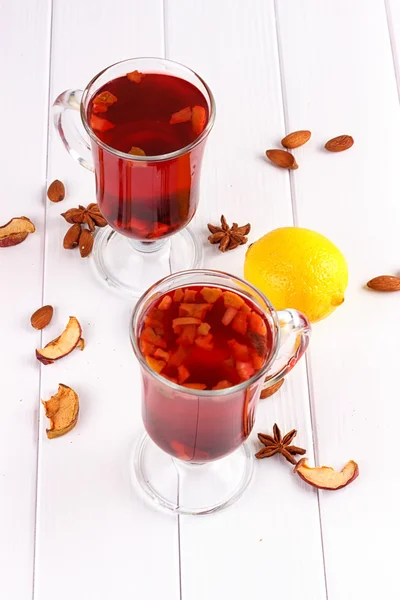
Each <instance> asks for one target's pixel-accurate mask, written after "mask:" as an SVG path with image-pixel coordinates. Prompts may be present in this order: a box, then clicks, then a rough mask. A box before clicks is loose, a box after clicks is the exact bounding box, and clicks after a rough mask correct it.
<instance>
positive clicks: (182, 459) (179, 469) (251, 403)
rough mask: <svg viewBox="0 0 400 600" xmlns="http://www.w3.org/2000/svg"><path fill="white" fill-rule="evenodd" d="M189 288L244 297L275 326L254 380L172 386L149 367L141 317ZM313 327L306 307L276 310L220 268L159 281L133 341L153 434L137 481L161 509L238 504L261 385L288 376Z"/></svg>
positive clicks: (136, 320) (247, 475) (202, 509)
mask: <svg viewBox="0 0 400 600" xmlns="http://www.w3.org/2000/svg"><path fill="white" fill-rule="evenodd" d="M188 286H207V287H218V288H220V289H222V290H223V291H233V292H235V293H239V294H241V295H242V296H243V297H244V298H246V299H247V300H248V301H250V304H253V305H255V306H256V307H257V309H258V310H260V311H261V312H262V314H263V315H264V317H265V320H266V322H267V324H268V327H269V332H268V345H269V347H270V351H269V354H268V355H267V356H266V358H265V362H264V365H263V366H262V368H261V369H260V370H259V371H258V372H257V373H256V374H255V375H253V376H252V377H251V378H250V379H249V380H248V381H244V382H242V383H239V384H238V385H234V386H232V387H229V388H225V389H219V390H204V391H200V390H197V389H190V388H186V387H183V386H180V385H178V384H176V383H173V382H172V381H170V380H169V379H166V378H165V377H163V376H162V375H160V374H158V373H156V372H155V371H154V370H153V369H151V368H150V367H149V365H148V364H147V362H146V360H145V357H144V356H143V354H142V352H141V350H140V347H139V336H140V333H141V330H142V327H143V320H144V317H145V315H146V312H147V311H148V309H149V307H151V306H152V305H153V304H154V302H155V301H156V300H157V298H159V297H161V296H162V295H163V294H165V293H166V292H171V291H172V290H175V289H177V288H183V287H188ZM310 331H311V328H310V324H309V322H308V320H307V318H306V317H305V316H304V315H303V314H301V313H300V312H298V311H296V310H293V309H287V310H280V311H276V310H275V309H274V307H273V306H272V305H271V303H270V302H269V300H268V299H267V298H266V297H265V296H264V295H263V294H262V293H261V292H260V291H259V290H257V289H256V288H255V287H253V286H252V285H250V284H249V283H247V282H245V281H243V280H242V279H239V278H238V277H235V276H233V275H229V274H228V273H223V272H220V271H213V270H190V271H183V272H180V273H176V274H174V275H171V276H169V277H166V278H165V279H163V280H161V281H159V282H158V283H156V284H155V285H153V286H152V287H151V288H150V289H149V290H148V291H147V292H146V293H145V294H144V295H143V296H142V297H141V298H140V300H139V301H138V303H137V305H136V307H135V309H134V311H133V315H132V321H131V330H130V334H131V342H132V346H133V350H134V353H135V355H136V358H137V359H138V361H139V363H140V367H141V376H142V417H143V422H144V426H145V429H146V431H147V434H145V435H144V437H142V439H141V440H140V442H139V443H138V445H137V447H136V449H135V454H134V457H133V459H132V468H133V479H134V482H135V483H136V484H139V489H140V490H141V491H142V492H145V495H146V497H147V498H148V499H151V500H152V501H153V502H155V503H156V504H157V505H158V506H159V507H162V508H164V509H168V510H170V511H173V512H175V513H181V514H207V513H211V512H214V511H217V510H219V509H221V508H224V507H226V506H228V505H230V504H231V503H232V502H234V501H235V500H236V499H237V498H238V497H239V496H240V495H241V494H242V493H243V491H244V490H245V488H246V486H247V485H248V483H249V482H250V479H251V475H252V471H253V452H252V451H251V450H250V448H249V447H248V446H247V444H246V443H245V442H246V439H247V438H248V437H249V435H250V433H251V431H252V428H253V425H254V420H255V411H256V408H257V404H258V401H259V397H260V393H261V390H262V389H263V388H265V387H270V386H271V385H274V384H275V383H276V382H277V381H279V380H280V379H282V378H283V377H285V376H286V375H287V373H288V372H289V371H290V370H291V369H292V368H293V367H294V365H295V364H296V363H297V362H298V360H299V359H300V358H301V356H302V355H303V354H304V352H305V350H306V349H307V346H308V342H309V336H310Z"/></svg>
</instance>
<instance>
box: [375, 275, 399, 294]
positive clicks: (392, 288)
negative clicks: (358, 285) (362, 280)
mask: <svg viewBox="0 0 400 600" xmlns="http://www.w3.org/2000/svg"><path fill="white" fill-rule="evenodd" d="M367 287H369V288H370V289H371V290H375V291H377V292H398V291H400V277H393V276H392V275H379V277H374V278H373V279H371V280H370V281H368V283H367Z"/></svg>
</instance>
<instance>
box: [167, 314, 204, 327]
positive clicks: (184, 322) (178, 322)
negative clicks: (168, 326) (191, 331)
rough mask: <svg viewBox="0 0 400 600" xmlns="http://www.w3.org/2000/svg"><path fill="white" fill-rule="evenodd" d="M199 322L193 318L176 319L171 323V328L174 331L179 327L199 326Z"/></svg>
mask: <svg viewBox="0 0 400 600" xmlns="http://www.w3.org/2000/svg"><path fill="white" fill-rule="evenodd" d="M200 323H201V320H200V319H195V318H194V317H178V318H177V319H174V320H173V321H172V327H173V329H175V328H176V327H177V326H180V325H200Z"/></svg>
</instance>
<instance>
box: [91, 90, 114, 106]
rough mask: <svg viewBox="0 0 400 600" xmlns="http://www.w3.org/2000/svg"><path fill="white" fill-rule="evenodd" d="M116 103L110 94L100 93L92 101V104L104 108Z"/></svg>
mask: <svg viewBox="0 0 400 600" xmlns="http://www.w3.org/2000/svg"><path fill="white" fill-rule="evenodd" d="M116 102H117V97H116V96H114V94H112V93H111V92H107V91H104V92H101V93H100V94H98V95H97V96H95V98H94V99H93V104H94V105H96V104H105V105H106V106H112V105H113V104H115V103H116Z"/></svg>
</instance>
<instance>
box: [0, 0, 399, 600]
mask: <svg viewBox="0 0 400 600" xmlns="http://www.w3.org/2000/svg"><path fill="white" fill-rule="evenodd" d="M0 56H1V59H0V81H1V88H2V93H1V146H0V154H1V165H2V174H1V177H0V192H1V196H0V198H1V203H0V222H1V223H5V222H6V221H8V220H9V219H10V218H11V217H13V216H20V215H26V216H28V217H30V218H31V219H32V220H33V221H34V223H35V224H36V228H37V233H36V234H34V235H32V236H30V237H29V238H28V240H27V241H26V242H24V243H23V244H21V245H20V246H16V247H14V248H9V249H1V251H0V277H1V288H0V289H1V295H0V332H1V344H0V365H1V366H0V373H1V383H0V406H1V418H0V598H1V599H4V600H31V599H32V598H33V599H34V600H50V599H53V598H54V597H56V598H57V600H71V598H74V599H76V600H92V599H93V600H111V599H117V598H118V599H119V598H121V599H124V600H125V599H139V598H140V599H141V600H153V599H155V598H163V600H178V599H183V600H220V599H221V600H222V599H223V600H225V599H235V600H236V599H242V598H246V599H251V598H261V597H262V598H274V597H276V598H278V597H279V598H282V599H283V600H325V599H328V598H329V600H350V599H351V600H358V599H360V600H361V599H363V600H364V599H369V598H371V599H372V598H374V599H375V598H379V599H380V598H390V599H392V598H397V597H398V594H399V592H398V583H397V579H398V577H397V573H398V561H399V551H398V547H396V543H397V540H398V532H399V527H400V511H399V489H400V485H399V475H398V474H397V468H398V467H397V464H396V463H397V454H398V446H399V441H398V427H399V422H400V399H399V391H398V390H399V386H398V373H399V362H400V321H399V318H398V314H399V312H398V311H399V306H400V304H399V296H398V295H397V294H392V295H390V294H387V295H384V294H381V295H380V294H377V293H373V292H367V291H366V290H365V289H363V286H364V284H365V282H366V281H367V280H368V279H370V278H371V277H374V276H376V275H380V274H384V273H389V274H396V272H398V271H399V269H400V241H399V240H400V236H399V231H400V179H399V158H400V156H399V155H400V150H399V139H400V106H399V91H400V90H399V87H398V86H399V84H400V70H399V67H400V0H386V2H385V1H384V0H352V1H351V2H349V1H348V0H324V2H320V1H318V0H302V1H297V2H296V1H294V0H275V2H274V1H273V0H251V2H244V1H243V0H217V1H216V0H164V1H163V0H112V1H110V0H82V1H80V2H78V1H75V2H73V1H69V2H67V1H62V0H53V1H51V0H30V1H29V2H28V0H2V2H0ZM133 56H166V57H167V58H170V59H173V60H176V61H179V62H182V63H184V64H187V65H188V66H190V67H192V68H193V69H195V70H196V71H197V72H198V73H200V74H201V75H202V76H203V77H204V78H205V79H206V81H207V82H208V83H209V85H210V86H211V88H212V90H213V92H214V94H215V97H216V101H217V120H216V125H215V128H214V130H213V132H212V134H211V136H210V139H209V142H208V147H207V151H206V157H205V160H204V169H203V178H202V193H201V203H200V208H199V211H198V214H197V217H196V220H195V226H196V227H197V228H198V231H199V232H201V234H202V235H204V238H205V237H206V234H205V226H206V223H207V222H210V221H211V222H216V221H217V220H218V218H219V216H220V214H221V213H222V212H224V213H225V214H226V216H227V218H228V219H229V220H235V221H239V222H242V223H245V222H247V221H250V222H251V223H252V232H251V241H254V240H255V239H257V238H258V237H260V236H261V235H262V234H264V233H265V232H267V231H268V230H270V229H273V228H275V227H278V226H282V225H291V224H296V225H301V226H306V227H310V228H312V229H316V230H317V231H320V232H321V233H324V234H325V235H327V236H328V237H329V238H331V239H332V240H333V241H335V242H336V243H337V245H338V246H339V247H340V248H341V249H342V251H343V252H344V254H345V256H346V257H347V259H348V264H349V269H350V284H349V288H348V291H347V295H346V302H345V304H344V305H343V306H342V307H341V308H339V309H338V310H337V311H336V312H335V313H334V314H333V315H332V316H331V317H329V319H328V320H326V321H324V322H321V323H319V324H317V325H316V326H315V327H314V331H313V337H312V341H311V346H310V350H309V352H308V356H307V360H304V359H303V360H302V361H301V363H300V364H299V365H298V366H297V367H296V369H295V370H294V371H293V373H292V374H291V375H290V377H288V379H287V382H286V383H285V385H284V387H283V388H282V391H281V392H279V393H278V394H277V395H276V396H274V397H273V398H271V399H270V400H267V401H264V402H262V403H261V404H260V407H259V412H258V418H257V423H256V426H255V431H269V430H271V428H272V425H273V423H274V422H275V421H277V422H278V424H280V425H281V427H282V429H285V430H288V429H290V428H292V427H295V428H297V429H298V431H299V434H298V438H297V443H298V444H299V445H302V446H304V447H306V448H307V449H308V453H309V455H310V456H313V458H314V460H315V462H316V463H317V464H328V465H332V466H334V467H336V468H339V469H340V468H341V467H342V466H343V464H344V463H345V462H346V461H347V460H348V459H350V458H353V459H355V460H357V461H358V463H359V465H360V477H359V478H358V479H357V481H355V482H354V483H353V484H352V485H351V486H349V487H348V488H346V489H344V490H341V491H339V492H336V493H334V492H317V491H316V490H314V489H313V488H311V487H308V486H306V485H303V484H302V483H301V482H300V480H298V479H297V478H295V477H294V476H293V477H292V476H291V475H290V472H288V468H287V465H286V464H282V459H280V457H273V458H271V459H268V460H264V461H260V462H257V464H256V474H255V478H254V481H253V483H252V485H251V487H250V488H249V489H248V491H247V492H246V494H245V495H244V496H243V497H242V499H241V500H240V501H239V502H238V503H237V504H235V505H234V506H233V507H231V508H230V509H228V510H226V511H223V512H221V513H218V514H216V515H214V516H209V517H205V518H194V517H180V518H179V517H173V516H169V515H164V514H161V513H158V512H155V511H153V510H151V509H149V508H148V507H147V506H146V505H145V504H143V502H142V501H141V500H140V499H139V498H138V497H136V495H135V494H134V493H133V491H132V489H131V484H130V479H129V471H128V460H129V451H130V447H131V443H132V440H133V438H134V437H135V436H137V435H138V433H139V432H140V430H141V428H142V424H141V416H140V386H139V370H138V365H137V364H136V361H135V359H134V357H133V354H132V351H131V348H130V344H129V339H128V319H129V315H130V312H131V308H132V307H131V302H130V301H129V299H126V298H123V297H120V296H118V295H116V294H114V293H112V292H111V291H110V290H108V289H107V288H106V287H105V286H104V287H103V286H102V285H101V284H100V283H98V282H97V280H96V279H95V278H94V277H93V274H92V270H91V268H90V264H89V261H86V262H85V261H83V260H81V259H80V257H79V256H78V254H77V253H76V252H66V251H65V250H64V249H63V248H62V237H63V235H64V233H65V230H66V225H65V223H64V221H63V219H61V218H60V216H59V215H60V212H62V211H64V210H66V209H67V208H70V207H73V206H76V205H77V204H78V203H82V204H87V203H89V202H91V201H93V200H94V179H93V176H92V174H91V173H89V172H87V171H85V170H84V169H82V168H81V167H79V165H78V164H77V163H75V162H74V161H73V160H72V159H71V158H70V157H69V156H68V155H67V153H66V152H65V150H64V148H63V147H62V144H61V142H60V140H59V139H58V137H57V135H56V133H55V132H54V131H53V127H52V122H51V119H50V117H49V111H50V107H51V104H52V101H53V100H54V98H55V97H56V96H57V95H58V94H59V93H60V92H61V91H63V90H64V89H66V88H70V87H84V86H85V85H86V83H87V82H88V81H89V79H90V78H91V77H92V75H94V74H96V73H97V72H98V71H99V70H100V69H101V68H102V67H105V66H107V65H109V64H111V63H113V62H115V61H118V60H121V59H124V58H128V57H133ZM396 80H397V86H396ZM303 128H304V129H310V130H311V131H312V133H313V136H312V140H311V142H310V143H309V144H307V145H306V146H305V147H304V148H301V149H299V150H297V151H296V152H295V154H296V159H297V161H298V163H299V165H300V168H299V169H298V170H297V171H295V172H291V173H288V172H286V171H283V170H279V169H277V168H275V167H273V166H272V165H270V164H267V163H266V162H265V161H264V159H263V153H264V151H265V149H266V148H268V147H274V146H276V144H277V143H278V141H279V140H280V139H281V138H282V137H283V135H284V134H285V133H288V132H289V131H293V130H295V129H303ZM342 133H345V134H351V135H353V137H354V139H355V145H354V147H353V148H352V149H351V150H350V151H349V152H346V153H343V154H337V155H333V154H328V153H327V152H325V151H324V150H323V149H322V147H323V144H324V143H325V141H326V140H328V139H329V138H331V137H333V136H335V135H339V134H342ZM55 178H59V179H62V180H63V181H64V182H65V184H66V187H67V199H66V200H65V201H64V202H63V203H62V208H61V205H57V204H51V203H50V202H49V201H48V200H46V194H45V191H46V187H47V182H50V181H52V180H53V179H55ZM244 253H245V248H241V249H238V250H236V251H235V252H231V253H228V254H227V255H222V254H221V253H218V252H217V250H216V249H215V247H211V246H207V247H205V256H206V260H205V264H206V265H207V266H213V267H214V268H221V269H223V270H227V271H231V272H232V273H234V274H239V275H241V271H242V264H243V257H244ZM47 303H49V304H52V305H53V306H55V308H56V317H57V318H54V319H53V322H52V324H51V325H50V327H49V328H47V329H46V330H45V331H44V332H43V341H44V342H47V341H48V340H49V339H51V337H54V336H56V335H57V334H58V333H59V330H60V324H64V323H66V321H67V317H68V316H69V315H76V316H77V317H78V318H79V320H80V321H81V323H82V325H83V328H84V333H85V339H86V341H87V348H86V349H85V351H84V353H83V354H79V355H71V357H67V358H65V359H64V360H62V361H60V362H59V363H58V364H57V363H56V364H54V365H53V366H51V367H40V365H39V363H38V362H37V361H36V360H35V357H34V349H35V348H37V347H40V344H41V342H42V336H41V334H40V332H35V331H34V330H33V329H32V328H31V326H30V323H29V317H30V315H31V313H32V312H33V311H34V310H35V309H36V308H38V307H39V306H41V305H42V304H47ZM53 334H54V335H53ZM59 382H65V383H67V384H69V385H71V386H72V387H74V388H75V389H76V390H77V391H78V392H79V394H80V397H81V414H80V421H79V423H78V426H77V427H76V428H75V430H74V431H72V432H71V433H70V434H68V435H67V436H65V437H64V438H61V439H59V440H54V441H50V440H48V439H47V438H46V434H45V428H46V421H47V420H46V419H45V418H44V415H43V410H42V407H41V405H40V399H41V398H49V397H50V395H51V394H52V393H54V392H55V391H56V389H57V384H58V383H59ZM254 447H256V443H254Z"/></svg>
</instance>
